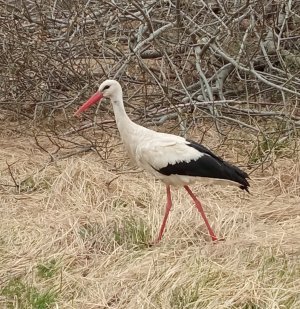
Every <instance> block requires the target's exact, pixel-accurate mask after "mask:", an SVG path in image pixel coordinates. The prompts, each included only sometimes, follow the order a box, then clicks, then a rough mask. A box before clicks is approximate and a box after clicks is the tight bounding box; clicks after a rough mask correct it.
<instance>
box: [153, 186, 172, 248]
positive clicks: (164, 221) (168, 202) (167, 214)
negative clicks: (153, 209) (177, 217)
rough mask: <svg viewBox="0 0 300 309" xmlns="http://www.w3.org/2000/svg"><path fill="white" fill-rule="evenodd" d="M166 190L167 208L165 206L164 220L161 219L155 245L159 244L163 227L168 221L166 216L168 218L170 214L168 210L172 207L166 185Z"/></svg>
mask: <svg viewBox="0 0 300 309" xmlns="http://www.w3.org/2000/svg"><path fill="white" fill-rule="evenodd" d="M166 189H167V206H166V210H165V215H164V219H163V222H162V224H161V227H160V231H159V235H158V237H157V239H156V243H158V242H160V240H161V238H162V236H163V233H164V230H165V227H166V223H167V220H168V216H169V213H170V210H171V207H172V200H171V189H170V186H169V185H167V186H166Z"/></svg>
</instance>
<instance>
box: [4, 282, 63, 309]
mask: <svg viewBox="0 0 300 309" xmlns="http://www.w3.org/2000/svg"><path fill="white" fill-rule="evenodd" d="M0 295H1V296H2V297H4V299H5V301H6V307H7V308H22V309H23V308H24V309H26V308H32V309H48V308H53V305H54V303H55V300H56V298H57V292H55V291H53V289H47V290H44V291H40V290H38V289H37V288H36V287H34V286H31V285H28V284H26V283H24V282H23V281H22V279H21V278H19V277H18V278H13V279H11V280H10V281H9V282H8V283H7V284H6V285H5V286H4V288H3V289H2V290H1V292H0Z"/></svg>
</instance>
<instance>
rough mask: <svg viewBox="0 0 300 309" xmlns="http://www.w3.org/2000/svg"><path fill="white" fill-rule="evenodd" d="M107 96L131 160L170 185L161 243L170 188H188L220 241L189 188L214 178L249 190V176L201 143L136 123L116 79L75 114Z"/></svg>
mask: <svg viewBox="0 0 300 309" xmlns="http://www.w3.org/2000/svg"><path fill="white" fill-rule="evenodd" d="M103 97H105V98H110V100H111V102H112V105H113V110H114V114H115V118H116V123H117V127H118V129H119V132H120V136H121V139H122V141H123V143H124V146H125V148H126V150H127V152H128V154H129V156H130V157H131V159H132V160H134V161H135V162H136V164H137V165H138V166H140V167H141V168H143V169H145V170H146V171H148V172H150V173H151V174H153V175H154V176H155V177H156V178H158V179H160V180H162V181H163V182H164V183H165V184H166V187H167V208H166V212H165V216H164V220H163V223H162V226H161V229H160V233H159V236H158V239H157V241H159V240H160V239H161V237H162V234H163V232H164V228H165V224H166V221H167V218H168V214H169V211H170V208H171V205H172V202H171V193H170V185H176V186H184V188H185V189H186V190H187V192H188V193H189V194H190V195H191V197H192V199H193V200H194V202H195V205H196V207H197V209H198V210H199V211H200V213H201V215H202V217H203V219H204V221H205V224H206V226H207V228H208V231H209V234H210V236H211V237H212V239H213V240H217V237H216V236H215V234H214V232H213V231H212V229H211V227H210V225H209V223H208V221H207V218H206V216H205V214H204V211H203V209H202V206H201V203H200V202H199V200H198V199H197V198H196V197H195V195H194V194H193V193H192V192H191V190H190V188H189V187H188V186H187V185H189V184H191V183H193V182H195V181H196V180H198V179H205V180H207V179H213V180H214V181H215V180H218V181H227V182H230V183H233V184H236V185H238V186H240V188H241V189H245V190H247V191H248V187H249V183H248V181H247V179H246V178H248V175H247V174H246V173H245V172H243V171H241V170H240V169H239V168H237V167H235V166H233V165H231V164H229V163H227V162H225V161H223V160H222V159H221V158H219V157H217V156H216V155H214V154H213V153H212V152H211V151H210V150H208V149H207V148H205V147H204V146H202V145H200V144H197V143H195V142H192V141H188V140H186V139H185V138H183V137H180V136H176V135H172V134H166V133H159V132H155V131H152V130H149V129H147V128H145V127H142V126H140V125H137V124H136V123H134V122H132V121H131V120H130V118H129V117H128V115H127V114H126V112H125V109H124V104H123V94H122V88H121V86H120V84H119V83H118V82H117V81H115V80H106V81H105V82H103V83H102V84H101V85H100V87H99V90H98V92H97V93H96V94H95V95H94V96H92V97H91V98H90V99H89V100H88V101H87V102H86V103H85V104H83V105H82V106H81V107H80V108H79V110H78V111H77V112H76V113H75V114H76V115H79V114H80V113H81V112H83V111H84V110H86V109H87V108H89V107H90V106H91V105H93V104H95V103H97V102H99V101H100V100H101V99H102V98H103Z"/></svg>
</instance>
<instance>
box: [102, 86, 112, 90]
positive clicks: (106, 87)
mask: <svg viewBox="0 0 300 309" xmlns="http://www.w3.org/2000/svg"><path fill="white" fill-rule="evenodd" d="M109 87H110V86H109V85H106V86H105V87H104V88H103V89H102V91H104V90H106V89H108V88H109Z"/></svg>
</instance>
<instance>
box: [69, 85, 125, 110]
mask: <svg viewBox="0 0 300 309" xmlns="http://www.w3.org/2000/svg"><path fill="white" fill-rule="evenodd" d="M103 98H109V99H111V100H117V99H120V98H122V88H121V85H120V84H119V83H118V82H117V81H116V80H113V79H107V80H106V81H104V82H103V83H102V84H101V85H100V87H99V89H98V91H97V92H96V93H95V94H94V95H93V96H91V97H90V98H89V99H88V100H87V101H86V102H85V103H84V104H83V105H82V106H81V107H80V108H79V109H78V110H77V111H76V113H75V116H78V115H79V114H80V113H82V112H83V111H85V110H86V109H88V108H89V107H90V106H92V105H94V104H95V103H97V102H100V101H101V100H102V99H103Z"/></svg>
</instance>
